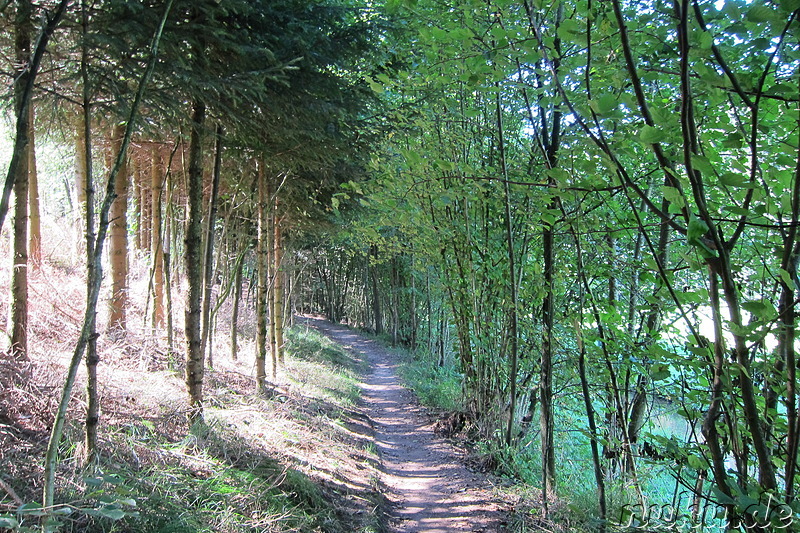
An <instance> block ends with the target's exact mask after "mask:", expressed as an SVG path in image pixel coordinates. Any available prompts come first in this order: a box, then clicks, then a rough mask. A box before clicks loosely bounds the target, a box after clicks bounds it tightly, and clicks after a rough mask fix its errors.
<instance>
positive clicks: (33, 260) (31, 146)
mask: <svg viewBox="0 0 800 533" xmlns="http://www.w3.org/2000/svg"><path fill="white" fill-rule="evenodd" d="M29 113H30V118H29V120H30V129H29V130H28V131H29V133H28V137H29V140H28V209H29V211H30V213H29V219H28V222H29V224H28V259H29V263H30V265H31V266H33V268H34V269H36V268H39V265H40V264H41V262H42V217H41V212H40V208H39V174H38V172H37V170H36V141H35V138H36V135H35V129H36V128H35V125H34V105H33V102H31V104H30V110H29Z"/></svg>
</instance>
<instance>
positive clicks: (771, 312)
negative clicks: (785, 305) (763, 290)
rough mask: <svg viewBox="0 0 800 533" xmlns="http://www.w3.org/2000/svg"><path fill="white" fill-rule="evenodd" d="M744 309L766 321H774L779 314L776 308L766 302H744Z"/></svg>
mask: <svg viewBox="0 0 800 533" xmlns="http://www.w3.org/2000/svg"><path fill="white" fill-rule="evenodd" d="M742 309H744V310H745V311H747V312H749V313H751V314H753V315H755V316H757V317H758V318H762V319H764V320H772V319H773V318H774V317H775V316H776V315H777V314H778V311H777V310H776V309H775V306H774V305H772V303H771V302H769V301H765V300H754V301H752V302H743V303H742Z"/></svg>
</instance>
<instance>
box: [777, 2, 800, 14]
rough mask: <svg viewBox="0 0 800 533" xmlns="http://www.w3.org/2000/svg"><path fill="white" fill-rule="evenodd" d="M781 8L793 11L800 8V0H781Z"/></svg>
mask: <svg viewBox="0 0 800 533" xmlns="http://www.w3.org/2000/svg"><path fill="white" fill-rule="evenodd" d="M780 4H781V9H783V10H784V11H787V12H789V13H792V12H794V11H797V10H798V9H800V0H780Z"/></svg>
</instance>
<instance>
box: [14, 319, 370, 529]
mask: <svg viewBox="0 0 800 533" xmlns="http://www.w3.org/2000/svg"><path fill="white" fill-rule="evenodd" d="M288 337H289V338H288V349H287V361H286V368H285V369H284V370H282V371H281V372H279V382H278V383H276V384H275V387H274V388H273V389H272V393H271V394H270V395H269V397H258V396H256V395H254V386H253V380H252V377H251V375H250V374H251V373H252V358H251V357H245V354H244V353H243V354H241V355H240V360H239V361H238V362H233V361H226V360H220V361H215V364H216V370H214V371H210V372H208V373H207V374H206V410H205V419H206V423H205V424H203V425H199V426H195V427H192V428H189V427H187V425H186V422H185V416H184V414H185V407H186V406H185V399H184V397H183V383H182V369H181V368H180V367H179V365H178V366H176V363H175V360H174V359H171V358H169V357H167V356H166V355H163V352H160V351H159V350H158V349H155V347H152V348H153V350H149V349H148V348H147V347H146V344H147V343H146V342H145V340H146V339H145V338H139V339H137V338H131V335H130V334H129V337H128V341H127V342H128V343H129V344H125V345H122V344H117V345H116V348H117V350H118V354H117V355H118V356H117V357H116V358H115V359H114V360H110V361H108V362H106V363H104V364H103V365H102V368H101V373H102V375H103V377H102V378H101V379H103V380H104V386H103V387H104V388H103V391H102V396H103V406H102V407H103V414H102V422H101V429H100V435H101V437H100V438H101V443H100V446H101V460H100V463H99V465H97V468H96V469H95V470H93V471H91V472H87V471H85V470H83V468H82V462H83V461H82V454H83V451H82V450H83V445H82V442H81V439H82V434H81V422H80V420H81V413H82V410H81V406H80V404H79V403H75V405H73V406H72V408H71V413H70V420H71V421H70V423H69V427H68V428H67V432H66V438H65V441H64V444H63V446H62V450H61V459H62V463H61V468H60V470H59V474H58V487H59V489H58V490H59V494H58V496H57V501H58V502H61V503H60V504H59V505H58V506H57V508H56V509H55V513H50V514H51V516H53V517H54V518H55V520H56V522H57V523H56V524H54V528H58V530H59V531H81V532H120V533H121V532H157V533H182V532H186V533H188V532H259V533H265V532H291V531H297V532H311V531H321V532H326V533H327V532H330V533H337V532H364V533H366V532H375V531H381V519H380V508H381V506H382V496H381V494H380V490H379V487H378V481H377V479H378V476H377V464H378V462H377V457H376V455H375V453H374V450H375V447H374V444H373V442H372V438H371V428H370V426H369V424H368V421H367V420H366V419H364V418H363V417H362V416H361V415H360V414H359V413H358V412H357V411H356V410H354V409H353V405H354V404H355V402H356V401H357V399H358V394H359V387H358V381H357V377H358V371H359V365H360V362H359V361H356V360H354V359H352V358H351V357H350V356H349V355H348V354H347V353H346V352H344V351H342V350H341V349H339V348H338V347H336V346H335V345H333V344H332V343H330V342H329V341H328V340H327V339H326V338H324V337H322V336H321V335H319V334H317V333H316V332H314V330H309V329H307V328H305V327H303V326H298V327H296V328H294V329H293V330H292V331H291V332H290V333H289V336H288ZM106 349H108V347H106ZM217 357H218V358H219V359H224V358H223V357H221V356H217ZM104 359H107V358H104ZM142 361H146V364H143V363H142ZM37 364H38V365H39V368H40V369H41V368H45V367H46V366H47V364H51V365H55V366H56V367H58V364H59V363H58V362H57V361H53V360H50V361H38V362H37ZM35 375H40V376H44V375H49V376H50V380H49V382H48V383H44V384H42V383H39V384H37V383H36V382H33V383H31V384H29V386H28V389H29V390H28V391H27V392H26V394H27V393H30V394H37V393H43V392H44V393H45V394H47V395H53V394H55V393H56V391H57V387H56V383H55V382H56V381H57V378H56V377H54V376H53V374H52V373H49V374H48V373H47V372H39V373H38V374H35ZM9 390H10V389H9V388H7V389H3V388H0V392H2V394H0V404H2V403H3V402H4V401H8V400H10V399H11V396H10V395H9V394H8V391H9ZM77 390H80V389H77ZM45 404H46V405H49V403H47V402H45ZM12 410H13V406H9V405H0V415H3V416H1V417H0V418H2V420H0V450H2V451H0V481H2V484H3V485H5V489H7V490H3V489H4V487H3V486H0V530H4V529H3V526H5V527H6V528H7V529H6V530H16V531H33V530H36V531H41V527H40V526H39V524H40V521H41V515H42V514H43V512H42V510H41V509H40V508H39V507H38V506H37V504H36V502H37V501H38V499H39V498H40V493H41V486H40V479H41V458H42V456H43V452H44V446H45V445H46V437H47V424H46V420H47V417H48V416H51V415H49V412H52V411H49V410H48V409H46V408H44V409H42V412H41V413H33V414H30V413H26V412H24V410H22V409H18V412H17V413H16V416H10V415H9V416H6V415H8V413H10V412H11V411H12ZM37 417H38V418H41V419H42V423H40V424H39V425H38V426H35V427H29V428H26V427H24V424H23V422H24V421H25V420H29V419H30V418H37ZM29 425H30V424H29ZM20 504H23V505H20Z"/></svg>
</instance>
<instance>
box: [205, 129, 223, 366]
mask: <svg viewBox="0 0 800 533" xmlns="http://www.w3.org/2000/svg"><path fill="white" fill-rule="evenodd" d="M216 137H217V138H216V150H215V155H214V172H213V174H212V179H211V196H210V197H209V199H208V220H207V221H206V238H205V244H206V246H205V253H204V254H203V285H204V287H203V339H202V347H203V348H202V349H203V353H205V351H206V346H207V345H208V344H209V339H210V337H211V323H210V317H211V293H212V290H213V289H214V225H215V222H216V218H217V196H218V194H219V179H220V167H221V165H222V126H220V125H219V124H218V125H217V135H216ZM213 366H214V360H213V356H212V352H211V350H209V352H208V367H209V368H212V367H213Z"/></svg>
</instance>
